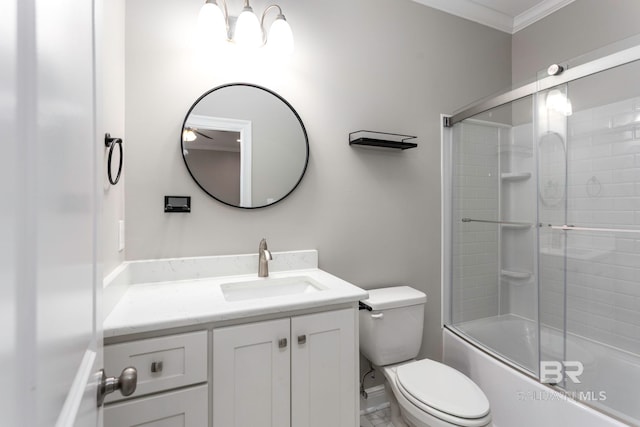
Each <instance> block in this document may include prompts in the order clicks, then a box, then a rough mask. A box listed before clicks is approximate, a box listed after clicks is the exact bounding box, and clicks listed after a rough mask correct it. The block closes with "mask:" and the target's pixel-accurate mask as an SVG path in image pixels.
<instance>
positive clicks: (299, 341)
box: [298, 335, 307, 345]
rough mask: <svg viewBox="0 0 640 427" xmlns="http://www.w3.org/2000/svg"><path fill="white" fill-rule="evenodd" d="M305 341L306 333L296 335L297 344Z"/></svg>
mask: <svg viewBox="0 0 640 427" xmlns="http://www.w3.org/2000/svg"><path fill="white" fill-rule="evenodd" d="M306 342H307V336H306V335H298V344H300V345H302V344H304V343H306Z"/></svg>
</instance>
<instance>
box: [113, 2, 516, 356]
mask: <svg viewBox="0 0 640 427" xmlns="http://www.w3.org/2000/svg"><path fill="white" fill-rule="evenodd" d="M239 3H240V2H232V3H231V4H230V6H231V13H232V14H237V13H238V12H239V10H236V9H239V7H240V4H239ZM279 3H280V5H281V6H282V7H283V10H284V12H285V14H286V16H287V19H288V21H289V22H290V24H291V26H292V28H293V31H294V35H295V42H296V51H295V53H294V55H293V56H292V57H291V58H290V59H286V60H281V61H280V60H272V59H270V58H263V57H262V56H260V55H256V56H253V57H250V58H246V57H242V56H241V55H240V54H239V53H238V52H237V51H236V50H235V49H231V47H227V48H225V49H222V51H219V52H218V53H214V52H211V53H209V54H208V56H202V55H200V56H198V55H197V54H196V53H195V52H194V50H193V48H192V46H193V43H192V33H193V30H194V29H195V23H196V18H197V15H198V11H199V9H200V6H201V4H202V1H201V0H165V1H162V2H157V1H152V0H131V1H127V2H126V8H127V9H126V34H127V43H126V94H127V96H126V134H127V156H128V157H127V162H126V174H127V191H126V207H127V210H126V221H127V240H126V244H127V259H130V260H135V259H146V258H164V257H182V256H199V255H217V254H234V253H253V252H255V251H256V250H257V246H258V242H259V240H260V238H262V237H266V238H267V239H268V241H269V248H270V249H272V250H273V251H283V250H296V249H308V248H316V249H318V251H319V255H320V267H321V268H322V269H324V270H326V271H328V272H330V273H333V274H335V275H337V276H339V277H342V278H344V279H346V280H348V281H351V282H352V283H354V284H356V285H359V286H362V287H364V288H373V287H380V286H385V285H398V284H409V285H412V286H414V287H416V288H418V289H421V290H423V291H425V292H426V293H427V294H428V303H427V327H426V328H425V340H424V342H423V351H422V355H423V356H430V357H434V358H439V357H440V353H441V333H440V327H439V323H440V127H439V114H440V113H442V112H451V111H453V110H455V109H457V108H459V107H460V106H463V105H466V104H468V103H470V102H472V101H474V100H476V99H478V98H480V97H483V96H486V95H488V94H491V93H494V92H496V91H498V90H500V89H502V88H504V87H507V86H508V85H509V84H510V82H511V36H510V35H508V34H505V33H501V32H499V31H496V30H493V29H490V28H488V27H484V26H482V25H479V24H476V23H472V22H470V21H467V20H464V19H461V18H457V17H454V16H451V15H448V14H445V13H442V12H439V11H436V10H434V9H430V8H427V7H425V6H422V5H419V4H417V3H414V2H412V1H409V0H366V1H365V0H349V1H340V0H326V1H305V2H300V1H295V0H283V1H281V2H279ZM265 5H266V4H265V3H264V2H262V1H255V2H252V6H253V7H254V9H255V10H257V11H262V10H263V8H264V7H265ZM238 81H240V82H249V83H254V84H259V85H261V86H265V87H267V88H270V89H272V90H274V91H275V92H277V93H279V94H280V95H281V96H283V97H284V98H285V99H287V100H288V101H289V102H290V103H291V104H292V105H293V107H294V108H295V109H296V110H297V111H298V113H299V114H300V116H301V118H302V120H303V121H304V123H305V126H306V128H307V131H308V134H309V140H310V150H311V155H310V160H309V167H308V170H307V174H306V176H305V178H304V179H303V181H302V183H301V184H300V186H299V187H298V189H297V190H296V191H295V192H294V193H292V195H290V196H289V197H288V198H287V199H285V200H284V201H282V202H280V203H278V204H276V205H274V206H272V207H269V208H265V209H258V210H241V209H234V208H230V207H228V206H225V205H223V204H221V203H219V202H217V201H215V200H213V199H211V198H209V197H208V196H206V194H204V193H203V192H202V191H201V190H200V189H199V188H198V187H197V186H196V185H195V183H194V182H193V181H192V180H191V177H190V176H189V174H188V173H187V170H186V168H185V166H184V163H183V161H182V157H181V154H180V128H181V124H182V121H183V119H184V115H185V114H186V112H187V110H188V109H189V107H190V106H191V104H192V103H193V102H194V101H195V100H196V99H197V98H198V97H199V96H200V95H201V94H202V93H204V92H205V91H207V90H209V89H211V88H213V87H215V86H218V85H220V84H223V83H228V82H238ZM359 129H371V130H379V131H386V132H399V133H406V134H414V135H418V137H419V138H418V142H419V147H418V148H416V149H413V150H407V151H405V152H382V151H375V150H366V149H357V148H351V147H350V146H349V145H348V143H347V138H348V133H349V132H351V131H355V130H359ZM165 194H171V195H191V196H192V209H193V212H192V213H190V214H179V215H177V214H165V213H163V210H162V200H163V196H164V195H165Z"/></svg>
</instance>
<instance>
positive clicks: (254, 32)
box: [233, 7, 262, 48]
mask: <svg viewBox="0 0 640 427" xmlns="http://www.w3.org/2000/svg"><path fill="white" fill-rule="evenodd" d="M233 40H234V41H235V42H236V43H237V44H238V46H241V47H248V48H258V47H260V46H261V45H262V30H261V29H260V22H259V21H258V17H257V16H256V14H255V13H253V9H251V7H245V8H244V10H243V11H242V13H241V14H240V16H238V21H237V22H236V32H235V34H234V35H233Z"/></svg>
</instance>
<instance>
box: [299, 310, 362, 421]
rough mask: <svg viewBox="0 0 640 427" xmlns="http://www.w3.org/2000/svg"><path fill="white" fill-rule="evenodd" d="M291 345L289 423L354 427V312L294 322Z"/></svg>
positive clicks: (355, 363) (322, 315)
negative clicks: (290, 408)
mask: <svg viewBox="0 0 640 427" xmlns="http://www.w3.org/2000/svg"><path fill="white" fill-rule="evenodd" d="M291 341H292V342H291V378H292V383H291V399H292V403H291V405H292V412H291V420H292V424H293V425H294V426H295V427H326V426H331V427H354V426H357V425H359V424H358V422H359V420H358V402H357V399H358V394H357V391H356V390H357V382H358V379H357V373H356V365H357V362H356V356H357V355H358V335H357V330H356V318H355V310H354V309H346V310H339V311H331V312H326V313H318V314H311V315H307V316H298V317H294V318H292V319H291Z"/></svg>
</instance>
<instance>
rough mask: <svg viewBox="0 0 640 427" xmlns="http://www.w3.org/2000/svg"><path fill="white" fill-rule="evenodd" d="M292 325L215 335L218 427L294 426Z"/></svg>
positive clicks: (238, 328)
mask: <svg viewBox="0 0 640 427" xmlns="http://www.w3.org/2000/svg"><path fill="white" fill-rule="evenodd" d="M289 333H290V328H289V319H279V320H273V321H268V322H259V323H250V324H246V325H238V326H229V327H225V328H219V329H214V330H213V426H214V427H257V426H259V427H288V426H290V409H291V404H290V390H291V389H290V361H289V359H290V351H289V349H290V345H289Z"/></svg>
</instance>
